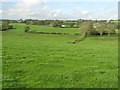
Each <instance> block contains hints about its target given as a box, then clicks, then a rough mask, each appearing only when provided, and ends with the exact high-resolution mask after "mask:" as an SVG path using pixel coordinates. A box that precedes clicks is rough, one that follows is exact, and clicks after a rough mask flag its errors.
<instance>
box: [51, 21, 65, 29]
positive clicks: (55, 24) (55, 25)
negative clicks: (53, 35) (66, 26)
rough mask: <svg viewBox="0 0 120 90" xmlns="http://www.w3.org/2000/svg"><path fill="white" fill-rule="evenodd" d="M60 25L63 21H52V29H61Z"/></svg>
mask: <svg viewBox="0 0 120 90" xmlns="http://www.w3.org/2000/svg"><path fill="white" fill-rule="evenodd" d="M62 24H63V21H60V20H54V21H53V23H52V26H53V27H61V26H62Z"/></svg>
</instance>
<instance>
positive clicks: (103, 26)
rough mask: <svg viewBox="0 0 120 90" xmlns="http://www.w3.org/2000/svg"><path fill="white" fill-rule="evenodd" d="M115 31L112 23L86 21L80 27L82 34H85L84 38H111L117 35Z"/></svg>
mask: <svg viewBox="0 0 120 90" xmlns="http://www.w3.org/2000/svg"><path fill="white" fill-rule="evenodd" d="M115 29H116V27H115V25H114V24H113V23H111V22H105V21H104V22H92V21H86V22H84V23H83V24H82V25H81V26H80V33H81V34H83V36H84V37H86V36H87V35H94V36H95V35H100V36H103V35H104V34H107V35H108V36H110V35H111V34H115Z"/></svg>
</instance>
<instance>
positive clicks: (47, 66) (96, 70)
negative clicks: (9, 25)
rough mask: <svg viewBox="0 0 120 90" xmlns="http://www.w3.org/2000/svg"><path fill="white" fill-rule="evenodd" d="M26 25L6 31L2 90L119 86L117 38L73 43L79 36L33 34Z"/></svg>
mask: <svg viewBox="0 0 120 90" xmlns="http://www.w3.org/2000/svg"><path fill="white" fill-rule="evenodd" d="M24 26H25V25H24V24H14V27H15V28H16V29H13V30H10V31H5V32H3V41H2V43H3V53H2V55H3V61H2V62H3V84H2V85H3V88H6V87H9V88H13V87H14V88H15V87H17V88H19V87H20V88H116V87H117V84H118V83H117V81H118V78H117V76H118V73H117V72H118V61H117V60H118V40H117V39H118V38H117V36H111V37H108V36H103V37H88V38H86V39H85V40H84V41H82V42H80V43H77V44H70V43H67V42H68V41H72V40H75V39H79V38H80V36H75V35H70V36H66V35H50V34H49V35H47V34H44V35H43V34H30V33H25V32H24ZM33 27H34V28H33ZM33 27H32V28H33V29H34V30H44V31H50V30H51V28H52V27H50V30H49V27H46V28H47V29H48V30H47V29H44V28H43V26H33ZM35 27H36V28H35ZM52 29H53V28H52ZM55 29H56V28H55ZM55 29H54V30H55ZM65 30H66V31H67V32H68V31H70V32H74V30H73V29H71V30H70V28H69V29H68V30H67V29H65ZM59 31H60V30H59ZM66 31H65V32H66ZM60 32H64V31H60ZM75 32H76V29H75ZM68 33H69V32H68Z"/></svg>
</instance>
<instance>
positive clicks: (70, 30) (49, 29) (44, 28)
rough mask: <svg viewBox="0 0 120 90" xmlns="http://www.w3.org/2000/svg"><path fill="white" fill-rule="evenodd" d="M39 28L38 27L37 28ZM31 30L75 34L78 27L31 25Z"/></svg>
mask: <svg viewBox="0 0 120 90" xmlns="http://www.w3.org/2000/svg"><path fill="white" fill-rule="evenodd" d="M38 28H39V29H38ZM31 31H36V32H50V33H51V32H55V33H68V34H76V33H78V34H79V33H80V29H79V28H54V27H49V26H37V25H31Z"/></svg>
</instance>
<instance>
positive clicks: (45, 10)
mask: <svg viewBox="0 0 120 90" xmlns="http://www.w3.org/2000/svg"><path fill="white" fill-rule="evenodd" d="M1 2H2V3H1V4H2V7H0V16H2V17H1V18H4V19H30V18H31V19H64V20H68V19H69V20H77V19H118V0H2V1H1Z"/></svg>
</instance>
